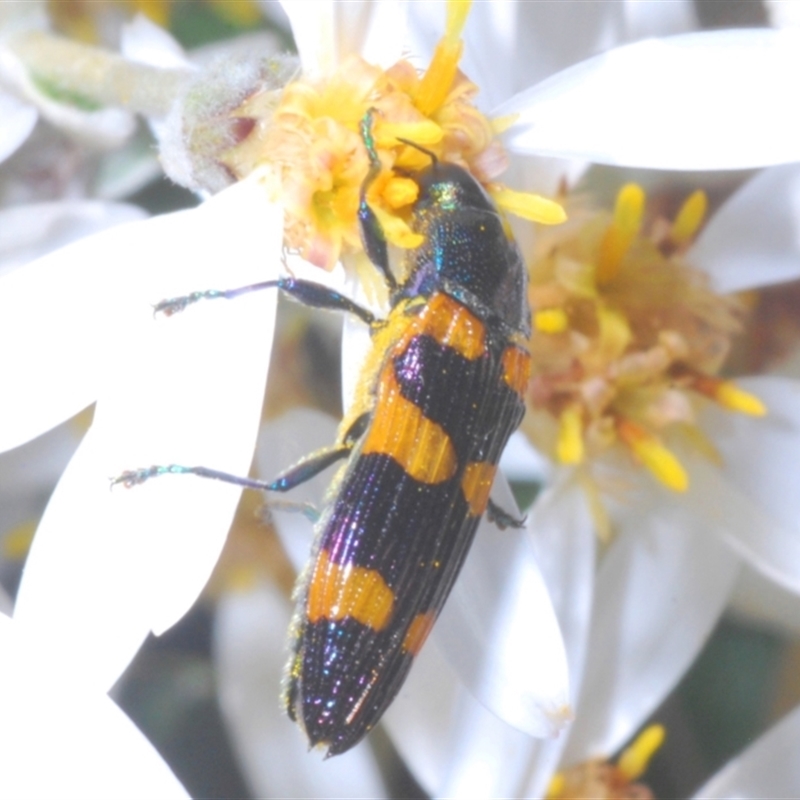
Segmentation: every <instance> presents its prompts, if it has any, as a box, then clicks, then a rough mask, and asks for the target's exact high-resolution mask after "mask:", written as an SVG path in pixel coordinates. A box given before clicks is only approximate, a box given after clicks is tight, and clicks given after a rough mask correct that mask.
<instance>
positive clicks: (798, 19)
mask: <svg viewBox="0 0 800 800" xmlns="http://www.w3.org/2000/svg"><path fill="white" fill-rule="evenodd" d="M764 7H765V8H766V9H767V15H768V16H769V21H770V23H771V24H772V25H774V26H775V27H776V28H782V27H798V26H800V6H799V5H798V4H797V3H796V2H793V0H764Z"/></svg>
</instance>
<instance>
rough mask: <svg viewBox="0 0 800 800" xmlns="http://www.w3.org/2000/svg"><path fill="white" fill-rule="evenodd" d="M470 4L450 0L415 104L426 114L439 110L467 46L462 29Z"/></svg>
mask: <svg viewBox="0 0 800 800" xmlns="http://www.w3.org/2000/svg"><path fill="white" fill-rule="evenodd" d="M470 5H471V3H470V2H467V1H466V0H448V3H447V27H446V29H445V35H444V36H443V37H442V39H441V40H440V41H439V44H438V45H437V46H436V50H435V51H434V54H433V59H432V60H431V64H430V66H429V67H428V70H427V72H426V73H425V75H424V76H423V78H422V81H421V82H420V85H419V88H418V90H417V93H416V97H415V103H414V104H415V105H416V107H417V108H418V109H419V110H420V111H421V112H422V113H423V114H432V113H433V112H434V111H436V110H437V109H438V108H439V107H440V106H441V105H442V103H443V102H444V99H445V97H446V96H447V93H448V92H449V91H450V87H451V86H452V85H453V80H454V79H455V77H456V72H457V71H458V62H459V61H460V60H461V53H462V51H463V49H464V43H463V42H462V41H461V31H462V30H463V29H464V24H465V23H466V21H467V15H468V14H469V9H470Z"/></svg>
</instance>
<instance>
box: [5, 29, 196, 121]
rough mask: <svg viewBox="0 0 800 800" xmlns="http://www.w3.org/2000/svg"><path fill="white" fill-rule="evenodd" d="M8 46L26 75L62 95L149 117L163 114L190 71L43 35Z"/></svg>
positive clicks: (36, 33) (29, 36)
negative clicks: (142, 62) (146, 62)
mask: <svg viewBox="0 0 800 800" xmlns="http://www.w3.org/2000/svg"><path fill="white" fill-rule="evenodd" d="M7 47H8V49H9V50H11V51H12V52H13V54H14V55H15V56H16V57H17V58H18V59H19V60H20V61H21V62H22V64H23V65H24V66H25V67H26V69H27V70H28V72H29V74H30V77H31V78H32V79H34V80H38V81H40V82H45V83H46V84H47V85H48V86H52V87H56V88H57V89H58V91H60V92H63V93H64V94H71V95H76V96H80V97H82V98H85V99H87V100H91V101H93V102H95V103H97V104H98V105H101V106H112V107H117V108H124V109H126V110H128V111H132V112H135V113H139V114H144V115H145V116H148V117H161V116H164V115H165V114H166V113H167V112H168V111H169V109H170V106H171V105H172V103H173V101H174V99H175V97H176V96H177V94H178V91H179V89H180V87H181V85H182V84H183V83H184V82H185V80H186V78H187V76H188V74H189V71H188V70H182V69H162V68H160V67H152V66H149V65H147V64H140V63H138V62H135V61H128V60H127V59H125V58H123V57H122V56H120V55H117V54H116V53H112V52H111V51H109V50H103V49H102V48H99V47H92V46H89V45H84V44H80V43H78V42H74V41H71V40H69V39H64V38H62V37H60V36H55V35H53V34H50V33H45V32H42V31H32V32H26V33H24V34H20V35H18V36H16V37H14V38H13V39H12V40H10V41H8V42H7Z"/></svg>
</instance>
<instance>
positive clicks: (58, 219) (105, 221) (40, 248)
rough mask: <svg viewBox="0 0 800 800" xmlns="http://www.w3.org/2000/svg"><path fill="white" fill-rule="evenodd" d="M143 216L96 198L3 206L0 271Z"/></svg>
mask: <svg viewBox="0 0 800 800" xmlns="http://www.w3.org/2000/svg"><path fill="white" fill-rule="evenodd" d="M146 216H147V214H146V212H145V211H143V210H142V209H141V208H139V207H138V206H133V205H129V204H127V203H103V202H98V201H96V200H65V201H61V202H54V203H31V204H30V205H23V206H13V207H11V208H5V209H3V210H2V211H0V270H7V269H10V268H12V267H16V266H20V265H22V264H25V263H27V262H28V261H33V260H34V259H35V258H39V257H40V256H43V255H45V254H46V253H49V252H51V251H53V250H56V249H57V248H59V247H63V246H64V245H67V244H69V243H70V242H74V241H77V240H78V239H82V238H84V237H85V236H89V235H91V234H93V233H98V232H99V231H102V230H105V229H106V228H112V227H113V226H115V225H119V224H121V223H123V222H132V221H133V220H138V219H144V218H145V217H146Z"/></svg>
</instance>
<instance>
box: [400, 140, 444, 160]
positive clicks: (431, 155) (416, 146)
mask: <svg viewBox="0 0 800 800" xmlns="http://www.w3.org/2000/svg"><path fill="white" fill-rule="evenodd" d="M396 139H397V141H398V142H402V143H403V144H407V145H408V146H409V147H413V148H414V149H415V150H419V151H420V153H425V155H426V156H428V158H429V159H430V160H431V161H432V162H433V166H434V167H435V166H436V165H437V164H438V163H439V159H438V158H437V157H436V153H434V152H433V151H431V150H428V148H427V147H423V146H422V145H421V144H417V143H416V142H412V141H411V140H410V139H403V138H402V137H401V136H397V137H396Z"/></svg>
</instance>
